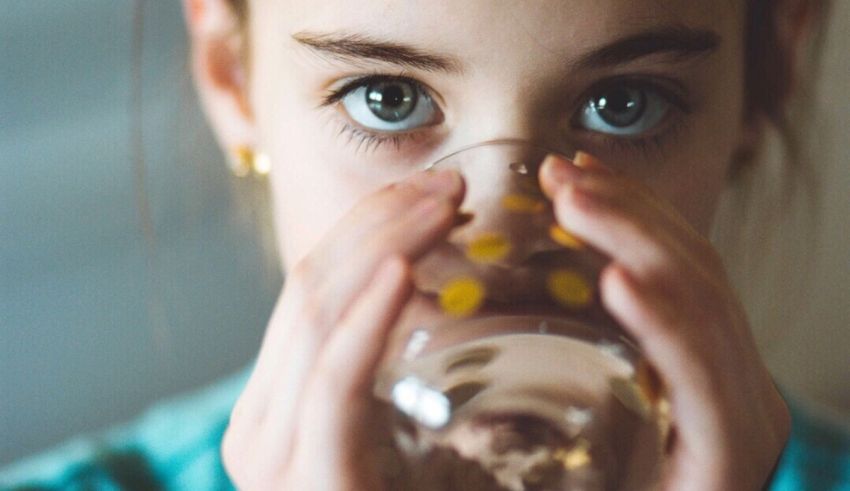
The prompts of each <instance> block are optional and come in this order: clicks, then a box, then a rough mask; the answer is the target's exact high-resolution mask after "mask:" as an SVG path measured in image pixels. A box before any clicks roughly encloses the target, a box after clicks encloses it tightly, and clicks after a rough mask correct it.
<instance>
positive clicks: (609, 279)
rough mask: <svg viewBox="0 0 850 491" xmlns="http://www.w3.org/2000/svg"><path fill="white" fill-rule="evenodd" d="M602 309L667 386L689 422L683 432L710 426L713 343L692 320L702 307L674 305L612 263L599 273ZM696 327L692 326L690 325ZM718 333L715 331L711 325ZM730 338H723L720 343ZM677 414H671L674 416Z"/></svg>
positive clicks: (704, 432) (689, 435) (705, 430)
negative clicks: (627, 336) (610, 316)
mask: <svg viewBox="0 0 850 491" xmlns="http://www.w3.org/2000/svg"><path fill="white" fill-rule="evenodd" d="M600 290H601V292H600V293H601V297H602V303H603V305H604V307H605V309H606V310H607V311H608V312H609V313H610V314H611V315H612V316H613V317H614V318H615V319H616V320H617V321H618V323H619V324H620V325H621V326H622V327H623V328H624V329H625V330H626V331H627V332H629V333H630V334H631V335H632V336H633V337H634V338H635V339H636V340H637V341H638V343H639V345H640V346H641V349H642V350H643V352H644V354H645V355H646V357H647V358H648V359H649V360H650V361H651V363H652V364H653V366H654V367H655V368H656V369H657V370H658V373H659V376H660V377H661V379H662V380H663V381H664V384H665V385H666V386H667V387H668V388H669V389H670V399H671V404H672V405H673V407H674V412H675V413H677V414H684V415H687V418H688V421H689V422H690V424H689V425H688V427H687V428H683V429H681V430H680V431H685V432H686V434H683V435H682V436H684V437H686V438H688V439H690V438H692V437H694V436H697V435H700V434H702V435H709V434H711V432H712V431H713V428H712V426H713V424H716V423H717V421H716V420H715V419H714V417H713V415H714V413H713V412H712V411H711V407H712V405H713V404H712V403H711V401H712V400H713V397H716V395H715V396H712V395H711V394H716V393H718V391H719V390H721V388H719V387H716V380H717V377H715V376H714V374H713V370H714V369H719V367H714V368H712V367H713V365H714V363H712V362H711V361H710V360H709V357H710V356H711V353H713V352H716V351H717V349H718V346H713V344H714V343H712V341H711V338H712V336H711V335H705V336H704V335H701V334H712V333H707V332H705V331H703V332H702V333H700V332H699V331H700V329H699V327H704V326H699V325H695V322H694V319H699V318H700V317H702V313H701V312H694V311H692V310H693V309H692V308H688V307H686V306H681V305H678V304H677V302H676V299H672V298H671V297H670V296H669V295H667V294H665V293H664V292H662V291H660V290H658V289H657V288H654V287H652V286H651V285H649V284H646V283H644V282H641V281H640V280H639V279H637V278H635V277H634V276H632V275H631V274H630V273H629V271H628V270H627V269H625V268H623V267H622V266H620V265H617V264H611V265H609V266H607V267H606V268H605V269H604V270H603V272H602V274H601V276H600ZM695 328H696V329H695ZM715 333H717V330H715ZM727 344H734V343H723V346H726V345H727ZM675 416H676V415H674V419H677V418H675Z"/></svg>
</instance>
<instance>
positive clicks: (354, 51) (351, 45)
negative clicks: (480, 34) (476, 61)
mask: <svg viewBox="0 0 850 491" xmlns="http://www.w3.org/2000/svg"><path fill="white" fill-rule="evenodd" d="M292 38H293V39H295V40H296V41H298V43H300V44H301V45H303V46H307V47H309V48H312V49H313V50H314V51H317V52H319V53H321V54H324V55H327V56H329V57H331V58H335V59H337V60H339V61H342V62H348V63H356V62H357V61H360V60H374V61H381V62H385V63H391V64H393V65H398V66H401V67H405V68H415V69H419V70H425V71H429V72H438V71H439V72H448V73H461V72H462V71H463V64H462V63H461V62H460V60H458V59H457V58H455V57H454V56H450V55H444V54H439V53H431V52H428V51H425V50H422V49H420V48H416V47H414V46H410V45H406V44H403V43H397V42H392V41H382V40H377V39H374V38H371V37H369V36H365V35H362V34H316V33H310V32H299V33H296V34H293V36H292Z"/></svg>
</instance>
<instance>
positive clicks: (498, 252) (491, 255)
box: [466, 232, 511, 263]
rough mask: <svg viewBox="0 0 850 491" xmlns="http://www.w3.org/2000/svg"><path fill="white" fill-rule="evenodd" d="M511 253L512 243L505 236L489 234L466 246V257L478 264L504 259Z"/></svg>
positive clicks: (482, 235) (480, 236)
mask: <svg viewBox="0 0 850 491" xmlns="http://www.w3.org/2000/svg"><path fill="white" fill-rule="evenodd" d="M510 251H511V243H510V242H508V239H506V238H505V237H504V236H503V235H501V234H497V233H495V232H487V233H484V234H481V235H479V236H478V237H476V238H475V239H473V240H472V241H471V242H470V243H469V244H467V246H466V257H468V258H469V259H470V260H472V261H476V262H482V263H486V262H492V261H498V260H500V259H503V258H504V257H505V256H507V255H508V253H509V252H510Z"/></svg>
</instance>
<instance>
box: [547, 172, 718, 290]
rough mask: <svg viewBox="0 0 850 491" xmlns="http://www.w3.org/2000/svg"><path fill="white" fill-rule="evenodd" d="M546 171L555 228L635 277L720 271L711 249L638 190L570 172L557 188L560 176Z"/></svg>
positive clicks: (611, 177)
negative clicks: (570, 233) (577, 238)
mask: <svg viewBox="0 0 850 491" xmlns="http://www.w3.org/2000/svg"><path fill="white" fill-rule="evenodd" d="M560 165H561V166H563V167H564V168H569V167H570V166H569V165H563V164H560ZM550 167H551V168H550V169H548V173H547V172H544V173H543V175H542V176H541V178H542V179H543V181H542V183H543V185H544V187H545V188H547V191H546V192H548V193H550V194H551V195H552V197H553V200H554V208H555V216H556V218H557V220H558V222H559V224H561V225H562V226H563V227H564V228H567V229H568V230H570V231H571V232H572V233H574V234H575V235H577V236H579V237H580V238H582V239H584V240H585V241H586V242H588V243H590V244H591V245H592V246H594V247H595V248H597V249H599V250H600V251H602V252H603V253H605V254H607V255H608V256H610V257H611V258H613V259H615V260H617V261H619V262H621V263H623V264H624V265H626V266H627V267H628V268H629V269H630V270H632V271H633V272H634V273H635V274H637V275H639V276H641V277H644V278H649V277H651V276H658V275H666V276H667V277H668V279H675V277H676V276H677V275H681V274H685V273H686V272H688V271H691V270H694V269H700V270H701V271H702V273H703V274H706V275H709V274H716V273H717V272H718V271H719V270H720V269H721V268H719V263H720V260H719V257H718V256H717V254H716V252H715V251H714V249H713V247H711V245H710V243H709V242H708V241H707V240H706V239H705V238H703V237H702V236H701V235H700V234H699V233H698V232H696V231H695V230H694V229H693V228H692V227H691V226H690V225H689V224H688V223H687V222H686V221H685V220H684V219H683V218H681V217H680V216H679V215H678V213H677V212H676V211H675V210H673V209H672V207H671V206H669V205H667V204H665V203H663V202H662V201H661V200H660V199H658V198H656V197H653V196H652V195H651V193H650V192H649V191H648V190H645V189H642V184H640V183H636V182H633V181H631V180H629V179H627V178H625V177H624V176H619V175H615V174H599V173H595V174H594V173H586V172H584V171H582V170H576V168H574V166H573V168H572V169H571V170H569V171H568V172H569V173H570V176H569V177H566V178H564V177H563V176H561V177H560V179H565V180H564V181H561V182H556V179H558V178H559V177H553V176H552V174H553V173H558V172H560V171H558V166H550Z"/></svg>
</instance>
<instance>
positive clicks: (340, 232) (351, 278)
mask: <svg viewBox="0 0 850 491" xmlns="http://www.w3.org/2000/svg"><path fill="white" fill-rule="evenodd" d="M434 194H437V195H441V196H444V197H445V199H447V200H448V201H449V202H450V203H459V202H460V199H461V197H462V195H463V181H462V179H460V176H459V174H457V172H455V171H450V170H449V171H443V172H422V173H418V174H416V175H414V176H413V177H411V178H410V179H408V180H406V181H403V182H400V183H395V184H393V185H390V186H386V187H384V188H382V189H381V190H379V191H378V192H376V193H373V194H372V195H370V196H369V197H367V198H365V199H364V200H362V201H361V202H360V203H358V204H357V205H355V207H354V208H353V209H352V210H350V211H349V212H348V213H347V214H346V215H345V216H344V218H343V219H341V220H340V221H339V222H338V223H337V224H336V225H335V226H334V228H333V229H332V230H331V231H330V232H329V233H328V234H327V235H326V236H325V237H324V238H323V239H322V240H321V241H320V242H319V244H317V245H316V247H315V248H314V251H313V252H312V253H311V254H310V256H309V257H308V258H307V260H304V261H302V262H300V263H299V264H298V266H296V268H295V270H293V271H290V272H289V274H288V275H287V279H286V282H287V284H286V288H285V289H284V294H283V295H282V298H280V299H278V302H277V304H276V305H275V309H274V311H273V313H272V316H271V319H270V321H269V327H268V329H267V330H266V334H265V336H264V339H263V343H262V346H261V348H260V353H259V356H258V359H257V366H256V368H255V370H254V372H253V373H252V376H251V378H250V380H249V381H248V383H247V385H246V388H245V391H244V392H243V397H240V401H239V402H238V403H237V406H236V407H237V408H246V407H254V408H256V409H257V410H255V411H254V413H255V414H254V416H253V417H255V418H258V417H262V412H263V411H261V410H260V407H261V406H263V404H256V403H253V402H252V401H254V400H256V399H257V398H259V397H266V396H267V394H268V393H269V391H270V388H271V385H272V384H274V383H276V382H279V381H280V380H281V376H282V375H283V374H284V373H285V372H290V371H295V372H299V373H300V372H301V371H302V370H304V369H305V368H304V367H305V366H308V365H309V363H310V362H311V360H312V357H313V353H314V352H315V347H317V346H318V345H319V344H320V342H321V340H322V337H323V332H324V331H326V330H327V326H329V325H331V324H333V322H334V321H336V320H337V319H339V317H340V316H341V315H342V311H343V310H344V309H345V308H346V307H347V306H348V304H349V303H350V302H351V299H352V297H353V295H355V294H356V293H358V292H359V291H360V290H361V288H362V283H365V281H366V280H367V279H368V275H369V274H370V273H371V272H372V271H373V270H374V268H375V264H376V262H377V260H378V259H376V258H375V257H374V256H370V257H368V258H365V259H368V260H367V261H364V260H363V259H364V258H362V257H361V256H360V251H362V250H363V246H362V243H364V242H365V241H367V240H368V239H369V238H370V237H376V236H380V234H378V233H377V232H376V229H380V228H381V227H384V228H386V227H387V224H388V223H389V222H392V221H393V220H398V219H399V217H403V221H404V222H405V224H406V226H407V228H408V229H409V228H410V222H411V221H415V220H418V218H411V215H412V216H416V215H417V213H416V212H411V209H412V208H415V207H416V206H417V205H418V204H420V203H422V202H423V201H424V200H426V199H427V198H428V197H429V196H432V195H434ZM441 213H449V211H447V210H443V209H439V210H437V211H436V214H431V215H429V216H428V218H430V219H432V220H431V222H428V221H427V220H423V221H422V222H419V223H416V224H415V225H416V226H417V227H416V228H415V230H414V233H412V234H406V235H405V239H406V240H405V241H404V242H392V244H393V245H398V246H399V247H397V248H396V252H399V253H408V254H410V255H411V256H412V255H415V254H419V253H420V251H419V250H418V249H417V247H419V248H421V247H426V246H427V244H428V243H430V241H429V240H428V238H429V237H430V236H432V234H434V233H435V227H436V228H437V229H441V228H442V229H445V228H446V222H447V219H446V218H445V217H444V216H441V215H440V214H441ZM390 227H392V226H390ZM396 228H397V227H396ZM386 235H387V234H384V236H385V237H386ZM422 235H424V236H425V238H424V239H420V236H422ZM386 240H387V241H393V240H394V238H392V237H390V238H387V239H386ZM418 240H424V242H425V244H421V243H417V241H418ZM355 254H357V260H356V261H352V257H353V256H354V255H355ZM351 266H354V267H355V269H356V274H348V275H344V276H345V279H344V280H340V278H341V276H340V275H341V274H342V273H343V272H345V271H347V269H348V268H349V267H351ZM338 280H339V281H340V284H339V285H338V286H336V287H333V286H332V284H331V283H330V282H331V281H338ZM323 284H324V285H325V286H323ZM305 310H306V312H304V311H305ZM295 327H299V328H301V329H302V330H303V331H306V332H304V333H303V334H305V335H306V336H313V337H314V338H315V337H317V339H314V342H313V343H312V344H313V345H314V348H313V349H312V350H306V351H304V350H301V351H296V350H294V349H292V348H293V347H294V346H300V345H301V344H303V341H302V340H300V339H293V337H294V333H292V332H291V330H292V328H295ZM287 351H288V352H290V353H291V356H290V357H288V358H286V359H284V357H283V356H282V355H281V353H283V352H287ZM286 365H289V366H293V367H294V368H292V369H291V370H287V369H286V368H285V366H286ZM283 378H284V379H285V378H286V377H283ZM285 393H288V391H286V392H285Z"/></svg>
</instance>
